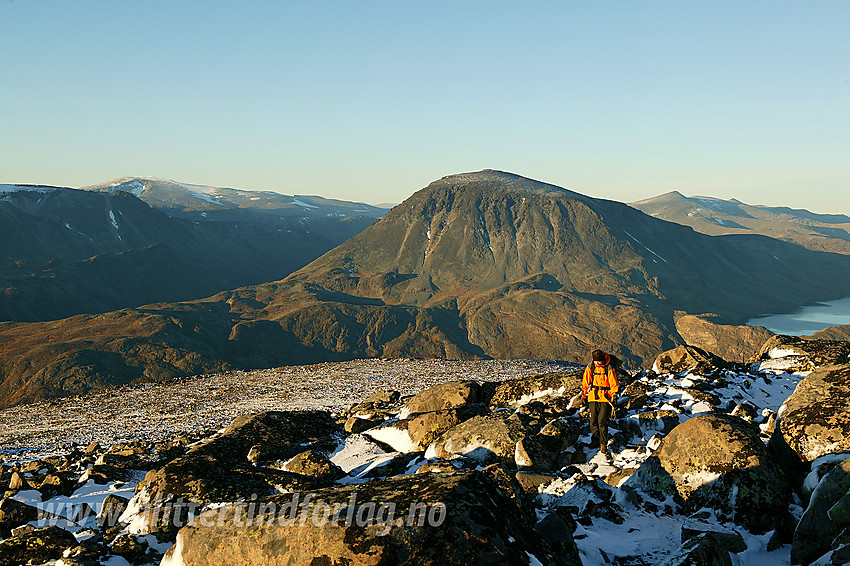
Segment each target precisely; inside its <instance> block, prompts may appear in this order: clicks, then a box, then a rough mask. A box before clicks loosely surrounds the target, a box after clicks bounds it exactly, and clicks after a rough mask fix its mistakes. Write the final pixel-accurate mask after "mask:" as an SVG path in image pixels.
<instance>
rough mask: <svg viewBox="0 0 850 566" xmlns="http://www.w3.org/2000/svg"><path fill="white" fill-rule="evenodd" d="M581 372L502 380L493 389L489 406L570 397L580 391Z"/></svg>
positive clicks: (511, 406)
mask: <svg viewBox="0 0 850 566" xmlns="http://www.w3.org/2000/svg"><path fill="white" fill-rule="evenodd" d="M582 372H583V370H572V371H559V372H553V373H545V374H542V375H533V376H530V377H520V378H517V379H508V380H506V381H502V382H501V383H499V384H498V385H496V386H495V389H494V390H493V395H492V396H491V398H490V407H491V408H504V407H510V408H513V407H518V406H520V405H525V404H526V403H530V402H531V401H535V400H539V399H547V398H551V397H567V398H570V397H572V396H574V395H576V394H577V393H580V392H581V376H582Z"/></svg>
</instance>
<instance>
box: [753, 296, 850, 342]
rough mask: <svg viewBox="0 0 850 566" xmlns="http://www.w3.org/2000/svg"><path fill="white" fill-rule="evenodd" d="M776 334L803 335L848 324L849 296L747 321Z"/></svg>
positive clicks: (849, 318) (849, 319)
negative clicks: (791, 311) (787, 312)
mask: <svg viewBox="0 0 850 566" xmlns="http://www.w3.org/2000/svg"><path fill="white" fill-rule="evenodd" d="M747 324H749V325H752V326H764V327H765V328H767V329H768V330H770V331H772V332H775V333H777V334H788V335H791V336H804V335H808V334H814V333H815V332H817V331H818V330H823V329H824V328H827V327H829V326H838V325H840V324H850V297H847V298H844V299H838V300H835V301H827V302H825V303H817V304H814V305H810V306H807V307H803V308H801V309H800V310H799V311H797V312H793V313H789V314H771V315H766V316H760V317H757V318H754V319H751V320H748V321H747Z"/></svg>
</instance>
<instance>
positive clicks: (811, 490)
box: [0, 337, 850, 566]
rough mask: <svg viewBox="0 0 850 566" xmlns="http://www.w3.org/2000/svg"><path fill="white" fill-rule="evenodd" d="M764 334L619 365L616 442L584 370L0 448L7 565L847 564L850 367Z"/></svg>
mask: <svg viewBox="0 0 850 566" xmlns="http://www.w3.org/2000/svg"><path fill="white" fill-rule="evenodd" d="M771 341H772V343H771V345H770V347H769V348H767V349H763V351H762V353H761V354H760V355H759V358H761V359H758V360H754V361H753V362H752V364H753V365H742V364H736V363H730V362H726V361H724V360H723V359H721V358H719V357H718V356H716V355H714V354H712V353H711V352H708V351H705V350H702V349H699V348H693V347H691V348H678V349H677V350H676V351H671V352H665V353H663V354H661V355H659V356H658V357H657V359H656V363H655V366H654V371H641V372H633V373H630V374H628V375H626V374H624V375H623V379H622V381H623V383H622V384H621V396H620V397H619V399H617V402H616V404H615V405H616V406H615V417H614V419H613V420H612V422H611V427H610V429H611V438H612V440H611V442H610V450H609V452H608V453H607V454H602V453H600V452H599V450H598V448H595V447H593V446H592V444H591V438H590V434H589V423H588V420H587V407H586V404H585V402H584V399H583V398H582V396H581V394H580V381H581V373H582V368H576V369H575V370H570V371H562V372H557V373H549V374H543V375H535V376H531V377H523V378H517V379H511V380H508V381H503V382H495V383H481V382H477V381H474V380H459V381H454V382H449V383H443V384H440V385H437V386H434V387H431V388H428V389H425V390H423V391H421V392H419V393H417V394H415V395H412V396H403V395H400V394H399V393H398V392H395V391H385V392H381V393H379V394H377V395H373V396H372V397H369V398H367V399H362V400H358V402H356V403H354V404H352V405H351V406H350V407H349V408H348V409H347V410H345V411H341V412H338V413H333V414H332V413H330V412H327V411H319V410H311V411H265V412H261V413H255V414H250V415H244V416H241V417H239V418H237V419H236V420H235V421H234V422H233V423H232V424H231V425H230V426H228V427H226V428H225V429H222V430H220V431H217V432H215V433H213V434H205V435H199V436H197V437H187V438H179V439H178V438H175V439H173V440H172V441H170V442H161V443H157V444H152V443H145V442H128V443H123V444H117V445H113V446H107V447H102V446H100V445H97V444H92V445H91V446H88V447H73V448H72V449H71V450H70V451H68V452H66V453H64V454H62V455H59V456H56V457H53V458H50V459H45V460H37V461H32V462H10V463H7V464H3V465H2V467H0V482H2V484H3V485H4V486H5V487H6V492H5V494H4V498H3V499H2V500H0V537H4V539H3V540H2V541H1V542H0V564H7V563H8V564H25V563H27V561H30V560H32V561H33V563H42V562H46V561H50V560H58V559H60V558H61V560H62V562H60V563H61V564H66V565H71V564H74V565H77V566H80V565H94V564H98V563H102V562H103V561H105V560H109V559H111V557H113V556H120V557H122V558H123V559H125V560H126V561H128V562H130V563H132V564H162V565H163V566H177V565H182V566H193V565H198V566H200V565H212V564H216V565H227V564H270V565H271V564H280V565H283V564H311V565H324V564H328V565H333V564H352V565H354V564H364V565H366V564H375V565H378V564H399V565H414V564H416V565H420V564H424V565H429V564H433V565H437V564H449V565H451V564H494V565H495V564H498V565H500V566H505V565H514V564H516V565H523V566H526V565H536V564H545V565H579V564H587V565H589V564H603V563H612V564H620V565H631V564H635V565H636V564H665V565H668V566H675V565H682V566H683V565H685V564H732V563H733V560H734V563H735V564H742V565H747V564H756V563H761V564H764V563H780V564H781V563H789V562H790V563H793V564H804V565H808V564H845V563H847V562H846V555H847V554H848V552H850V550H848V548H850V535H848V526H850V447H848V445H847V441H846V439H847V438H848V437H850V435H848V434H847V433H848V431H847V430H846V425H847V419H848V407H850V364H847V363H844V364H840V363H839V364H834V363H833V365H826V366H819V365H818V364H819V363H820V362H821V361H828V362H835V361H836V360H835V359H834V356H832V357H830V356H826V355H821V354H816V353H814V352H818V351H820V352H824V351H826V349H827V348H829V349H830V351H833V352H835V351H836V350H835V345H834V344H826V345H823V344H820V345H819V344H805V346H806V347H807V348H808V349H806V350H805V351H806V354H805V355H806V356H807V357H808V359H807V361H806V363H807V364H809V365H808V366H807V370H806V371H805V372H802V373H794V372H793V371H786V370H785V369H777V368H780V367H781V366H783V364H785V365H787V366H788V367H789V368H790V367H791V366H793V365H794V364H799V363H800V360H799V358H800V356H801V355H803V354H800V350H801V347H800V346H797V347H792V344H786V343H784V342H783V341H782V339H781V338H780V339H777V338H775V337H774V338H771ZM817 348H821V350H817ZM839 355H840V352H839ZM837 361H839V362H840V361H841V360H840V359H839V360H837ZM812 367H814V368H815V369H814V371H811V369H812ZM94 493H100V494H103V496H102V497H100V498H99V499H96V498H95V497H94V495H93V494H94ZM83 501H85V502H86V505H88V509H86V508H85V507H84V506H83V505H82V502H83ZM57 502H76V503H75V505H77V506H76V507H73V506H71V507H68V509H67V510H65V511H63V512H61V513H59V512H58V511H57V507H56V503H57ZM8 557H11V558H8ZM733 557H734V558H733ZM4 560H5V561H6V562H3V561H4Z"/></svg>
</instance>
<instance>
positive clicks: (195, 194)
mask: <svg viewBox="0 0 850 566" xmlns="http://www.w3.org/2000/svg"><path fill="white" fill-rule="evenodd" d="M189 192H190V193H192V196H193V197H195V198H199V199H201V200H203V201H206V202H208V203H210V204H217V205H219V206H226V205H225V204H224V203H223V202H219V201H217V200H215V199H214V198H212V197H211V196H209V195H205V194H202V193H198V192H195V191H189Z"/></svg>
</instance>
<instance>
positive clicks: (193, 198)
mask: <svg viewBox="0 0 850 566" xmlns="http://www.w3.org/2000/svg"><path fill="white" fill-rule="evenodd" d="M81 188H82V189H83V190H89V191H108V192H114V191H125V192H128V193H131V194H133V195H135V196H137V197H139V198H140V199H141V200H143V201H145V202H146V203H148V204H149V205H150V206H152V207H153V208H157V209H159V210H162V211H163V212H165V213H166V214H168V215H169V216H178V217H189V218H195V219H197V218H198V217H204V218H215V219H233V218H240V217H241V216H240V215H239V214H238V212H243V213H244V212H245V211H251V212H255V213H259V214H266V215H269V216H272V215H276V216H283V217H286V216H299V217H306V218H310V219H316V218H328V217H331V218H345V217H350V216H366V217H370V218H376V219H377V218H380V217H382V216H383V215H384V214H386V212H387V211H386V209H383V208H379V207H376V206H372V205H369V204H365V203H362V202H348V201H343V200H337V199H327V198H324V197H320V196H315V195H293V196H289V195H284V194H280V193H277V192H273V191H250V190H244V189H230V188H224V187H211V186H207V185H193V184H189V183H179V182H176V181H170V180H166V179H158V178H156V177H122V178H120V179H113V180H112V181H106V182H105V183H99V184H97V185H90V186H87V187H81Z"/></svg>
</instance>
